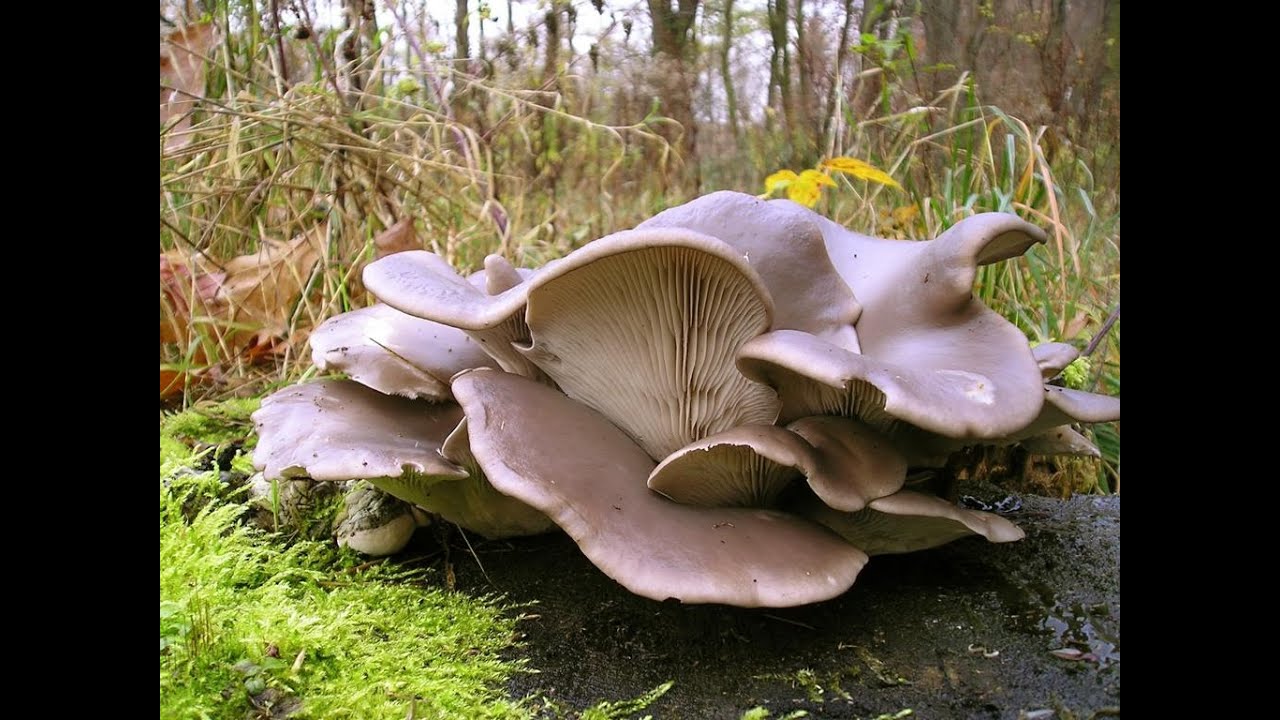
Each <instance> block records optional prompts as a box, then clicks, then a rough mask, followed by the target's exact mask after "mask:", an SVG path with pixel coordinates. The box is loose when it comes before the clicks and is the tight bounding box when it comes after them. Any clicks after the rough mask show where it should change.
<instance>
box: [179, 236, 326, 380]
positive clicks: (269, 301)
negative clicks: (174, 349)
mask: <svg viewBox="0 0 1280 720" xmlns="http://www.w3.org/2000/svg"><path fill="white" fill-rule="evenodd" d="M327 235H328V224H327V223H323V224H321V225H319V226H317V227H315V228H313V229H312V230H310V231H309V232H306V233H303V234H301V235H299V236H298V237H296V238H294V239H293V240H290V241H289V242H285V243H281V242H269V243H266V244H265V245H264V247H263V248H262V250H260V251H258V252H256V253H253V254H251V255H241V256H240V257H237V258H234V259H232V260H230V261H229V262H227V263H226V264H225V265H223V266H222V268H220V269H219V268H218V267H217V266H216V265H215V264H214V263H213V261H211V260H209V259H208V258H207V257H205V256H204V255H202V254H199V253H196V254H193V255H186V254H184V253H182V252H180V251H176V250H174V251H170V252H167V253H161V255H160V342H161V344H164V343H178V344H180V345H187V344H190V342H191V337H190V332H191V329H192V328H191V319H192V318H200V319H201V321H202V322H201V325H200V326H201V329H202V330H205V331H208V332H210V333H212V335H213V338H214V339H216V340H217V341H218V342H220V343H225V344H227V345H228V346H229V347H231V348H232V349H233V350H234V352H236V353H239V354H243V355H244V356H245V357H246V358H247V359H249V360H250V361H255V360H264V359H266V358H267V357H269V356H271V355H273V354H277V353H279V352H281V351H282V349H283V348H284V347H286V346H287V344H286V340H285V339H286V338H289V330H290V316H291V314H292V313H293V310H294V306H295V304H296V303H297V301H298V298H300V297H301V296H302V292H303V289H304V288H305V286H306V283H307V281H308V279H309V278H310V276H311V272H312V270H313V269H314V268H315V266H316V263H317V262H319V260H320V248H321V243H323V242H324V240H325V238H326V237H327ZM289 340H292V338H289ZM187 360H188V362H191V363H193V364H197V365H199V364H201V363H204V362H206V361H207V360H206V357H205V355H204V353H203V351H202V344H197V345H196V347H195V350H194V355H193V356H191V357H189V358H188V359H187Z"/></svg>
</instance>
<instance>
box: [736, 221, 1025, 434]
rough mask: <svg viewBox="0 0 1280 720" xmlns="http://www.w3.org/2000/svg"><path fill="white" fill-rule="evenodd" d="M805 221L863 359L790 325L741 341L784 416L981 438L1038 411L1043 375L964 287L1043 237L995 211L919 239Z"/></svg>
mask: <svg viewBox="0 0 1280 720" xmlns="http://www.w3.org/2000/svg"><path fill="white" fill-rule="evenodd" d="M815 216H816V214H815ZM816 217H818V218H820V216H816ZM815 222H818V224H819V226H820V227H821V228H822V229H823V234H824V236H825V237H826V241H827V248H828V250H829V251H830V253H831V257H832V260H833V262H834V264H835V266H836V268H837V269H838V270H839V271H840V274H841V275H842V276H843V277H844V278H845V280H846V281H847V282H848V283H849V284H850V285H851V286H852V287H853V290H854V292H855V293H856V294H857V296H858V300H859V301H860V302H861V303H862V307H863V312H862V316H861V318H860V319H859V320H858V324H857V331H858V341H859V343H860V344H861V347H862V354H861V355H859V354H856V353H852V352H849V351H847V350H845V349H843V348H840V347H837V346H834V345H832V344H830V343H826V342H823V341H822V340H821V339H819V338H816V337H814V336H813V335H811V334H808V333H799V332H796V331H790V330H779V331H776V332H773V333H769V334H767V335H764V336H762V337H759V338H756V339H755V340H753V341H751V342H750V343H748V344H747V345H746V346H745V347H744V348H743V351H742V353H741V355H740V357H739V363H738V365H739V367H740V368H741V369H742V371H743V373H744V374H746V375H747V377H750V378H752V379H756V380H760V381H762V382H767V383H769V384H770V385H772V386H774V387H775V388H777V389H778V392H779V395H780V396H781V397H782V401H783V409H782V418H783V420H784V421H788V420H792V419H796V418H800V417H804V416H806V415H820V414H831V413H836V414H843V415H851V416H855V417H859V418H861V419H862V420H863V421H865V422H867V423H868V424H870V425H871V426H873V427H875V428H877V429H879V430H881V431H890V430H892V428H893V426H894V423H895V421H903V422H906V423H909V424H911V425H915V426H917V427H920V428H923V429H925V430H928V431H930V432H934V433H938V434H940V435H945V436H948V437H952V438H962V439H973V440H979V439H994V438H1000V437H1005V436H1008V435H1010V434H1012V433H1014V432H1017V431H1018V430H1019V429H1021V428H1024V427H1026V426H1027V425H1028V424H1029V423H1030V422H1031V421H1032V420H1034V419H1035V418H1036V416H1037V414H1038V413H1039V412H1040V409H1041V406H1042V405H1043V402H1044V400H1043V395H1042V392H1041V386H1042V382H1043V379H1042V377H1041V374H1040V369H1039V367H1038V366H1037V365H1036V361H1035V358H1034V357H1033V356H1032V354H1031V351H1030V348H1029V345H1028V343H1027V339H1026V337H1024V336H1023V334H1022V333H1021V331H1019V330H1018V329H1017V328H1016V327H1014V326H1013V325H1012V324H1011V323H1009V322H1008V321H1006V320H1005V319H1004V318H1002V317H1000V316H999V315H997V314H996V313H994V312H992V311H991V310H989V309H987V308H986V307H985V306H983V305H982V303H981V302H979V301H977V300H976V299H974V297H973V293H972V288H973V279H974V276H975V273H976V270H977V266H978V265H980V264H986V263H991V262H995V261H997V260H1002V259H1005V258H1008V257H1012V256H1014V255H1017V254H1019V253H1021V252H1023V251H1025V250H1026V249H1027V248H1028V247H1030V246H1031V245H1033V244H1035V243H1037V242H1043V241H1044V239H1045V236H1044V233H1043V232H1041V231H1040V230H1039V229H1038V228H1036V227H1035V226H1033V225H1030V224H1028V223H1026V222H1024V221H1022V220H1020V219H1018V218H1017V217H1015V216H1012V215H1004V214H985V215H977V216H974V217H971V218H968V219H965V220H962V221H961V222H959V223H957V224H956V225H955V226H954V227H952V228H951V229H950V230H948V231H947V232H945V233H943V234H942V235H941V236H940V237H938V239H936V240H932V241H929V242H913V241H902V240H881V239H877V238H869V237H866V236H864V235H859V234H857V233H852V232H849V231H848V230H845V229H844V228H842V227H840V226H839V225H836V224H835V223H833V222H831V221H829V220H825V219H821V218H820V219H819V220H815Z"/></svg>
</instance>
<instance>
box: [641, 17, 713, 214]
mask: <svg viewBox="0 0 1280 720" xmlns="http://www.w3.org/2000/svg"><path fill="white" fill-rule="evenodd" d="M697 15H698V0H676V5H675V6H674V7H673V6H672V4H671V0H649V16H650V18H651V20H652V23H653V54H654V58H655V60H656V62H655V63H654V73H655V75H654V78H653V80H654V85H655V87H656V89H657V90H658V91H659V93H660V95H661V97H662V99H663V102H664V104H665V105H666V107H667V109H668V112H667V115H668V116H669V117H670V118H671V119H672V120H675V121H676V122H677V123H679V124H680V126H681V132H680V133H679V134H678V135H677V136H676V137H674V138H673V137H670V134H668V138H667V139H668V141H669V142H672V144H673V145H674V146H675V149H676V151H677V152H678V153H679V154H680V157H681V158H682V159H683V161H684V172H683V173H682V175H683V179H684V180H686V181H687V182H690V183H692V186H693V189H694V190H695V191H696V190H697V189H698V188H699V186H700V185H701V178H700V177H699V172H698V125H697V122H696V121H695V120H694V117H693V85H694V77H693V74H692V72H691V68H692V66H693V62H694V53H695V50H696V47H695V45H694V42H693V21H694V19H695V18H696V17H697Z"/></svg>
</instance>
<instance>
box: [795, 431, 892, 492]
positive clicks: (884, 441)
mask: <svg viewBox="0 0 1280 720" xmlns="http://www.w3.org/2000/svg"><path fill="white" fill-rule="evenodd" d="M787 428H788V429H790V430H791V431H792V432H794V433H796V434H797V435H799V436H800V437H802V438H804V439H805V440H807V441H808V442H809V444H810V445H811V446H812V447H813V450H814V459H815V464H814V468H813V470H812V471H810V473H809V487H810V488H811V489H812V490H813V492H814V493H815V494H816V495H817V496H818V497H819V498H821V499H822V501H823V502H825V503H826V504H828V505H830V506H831V507H833V508H836V509H838V510H845V511H854V510H861V509H862V508H863V507H864V506H865V505H866V504H867V503H868V502H872V501H874V500H875V499H876V498H881V497H884V496H886V495H890V494H892V493H895V492H897V491H898V490H900V489H901V488H902V485H903V483H905V482H906V480H907V459H906V458H905V457H904V456H903V455H902V453H901V452H899V451H898V448H897V447H896V446H895V445H894V443H892V442H891V441H890V440H889V438H888V437H886V436H885V435H883V434H881V433H879V432H876V431H875V430H873V429H872V428H871V427H870V426H868V425H866V424H865V423H862V422H860V421H858V420H854V419H851V418H844V417H833V416H817V417H807V418H801V419H799V420H796V421H795V422H793V423H791V424H790V425H788V426H787Z"/></svg>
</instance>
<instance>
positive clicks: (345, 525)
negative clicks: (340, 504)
mask: <svg viewBox="0 0 1280 720" xmlns="http://www.w3.org/2000/svg"><path fill="white" fill-rule="evenodd" d="M344 502H345V508H344V509H343V512H342V515H341V516H340V517H339V518H338V522H337V526H336V528H335V529H334V534H335V535H336V536H337V539H338V545H339V546H340V547H349V548H351V549H352V550H355V551H356V552H359V553H363V554H365V555H373V556H375V557H376V556H382V555H394V554H395V553H398V552H400V550H402V549H403V548H404V546H405V545H407V544H409V538H410V537H412V536H413V531H414V530H416V529H417V528H418V521H417V518H416V516H415V513H414V511H413V506H411V505H410V504H409V503H406V502H404V501H403V500H400V499H397V498H395V497H392V496H391V495H388V494H387V493H385V492H383V491H381V490H379V489H377V488H375V487H373V486H372V485H369V484H368V483H358V484H357V485H356V487H355V489H354V490H352V491H351V492H349V493H347V496H346V498H345V500H344Z"/></svg>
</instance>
